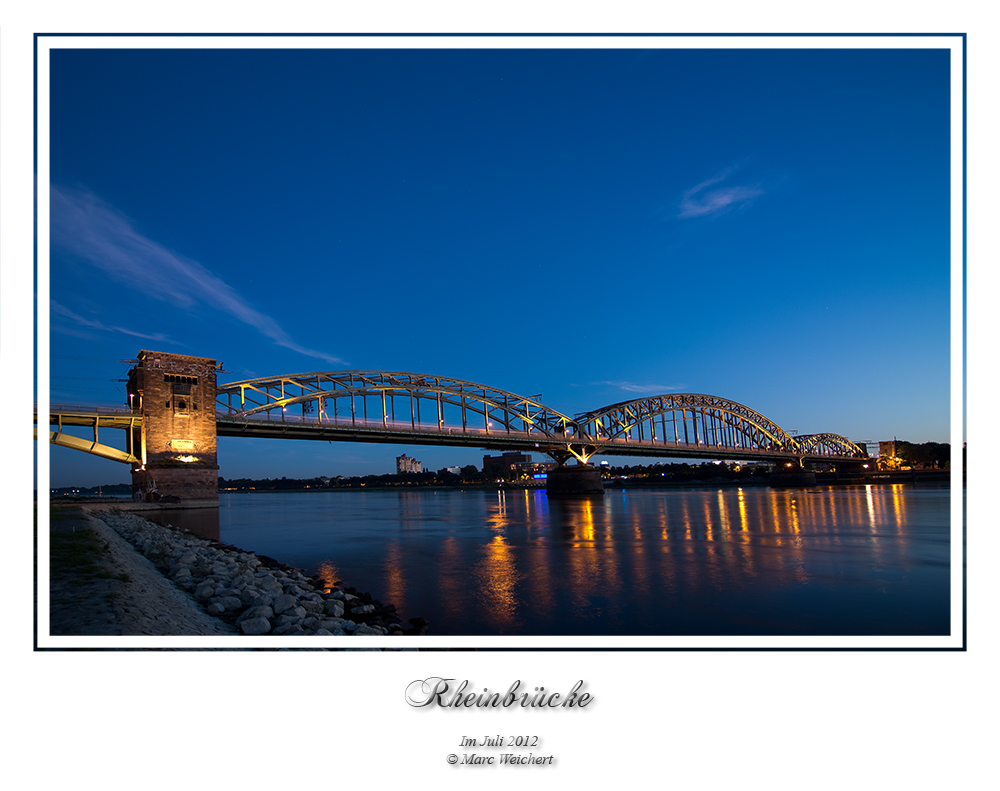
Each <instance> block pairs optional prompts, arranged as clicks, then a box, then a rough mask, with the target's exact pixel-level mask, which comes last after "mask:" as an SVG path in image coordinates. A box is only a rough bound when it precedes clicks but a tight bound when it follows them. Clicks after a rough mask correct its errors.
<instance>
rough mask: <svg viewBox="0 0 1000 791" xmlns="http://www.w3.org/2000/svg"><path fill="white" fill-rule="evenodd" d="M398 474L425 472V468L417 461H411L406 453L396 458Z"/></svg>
mask: <svg viewBox="0 0 1000 791" xmlns="http://www.w3.org/2000/svg"><path fill="white" fill-rule="evenodd" d="M396 472H397V473H400V472H423V466H422V465H421V464H420V462H419V461H417V460H416V459H411V458H410V457H409V456H407V455H406V454H405V453H404V454H403V455H402V456H397V457H396Z"/></svg>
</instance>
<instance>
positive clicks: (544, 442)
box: [216, 413, 858, 462]
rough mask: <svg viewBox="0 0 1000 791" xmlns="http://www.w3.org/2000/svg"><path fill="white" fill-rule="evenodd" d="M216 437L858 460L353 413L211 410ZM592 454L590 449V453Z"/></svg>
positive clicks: (618, 454)
mask: <svg viewBox="0 0 1000 791" xmlns="http://www.w3.org/2000/svg"><path fill="white" fill-rule="evenodd" d="M216 426H217V429H218V435H219V436H220V437H260V438H268V439H303V440H325V441H327V442H374V443H383V444H394V445H447V446H451V447H474V448H481V449H484V450H507V451H512V450H520V451H525V452H528V451H535V452H538V453H546V452H548V451H550V450H559V449H563V448H566V446H568V445H586V446H587V447H588V448H594V449H596V451H595V453H599V454H606V455H613V456H653V457H656V456H659V457H675V458H703V459H734V460H735V459H745V460H752V459H753V460H759V461H787V460H792V459H805V460H807V461H808V460H816V461H855V462H856V461H858V459H857V458H856V457H853V456H851V457H846V456H845V457H837V456H829V455H818V454H817V455H815V456H802V455H796V454H794V453H787V452H781V451H773V450H767V449H757V448H736V447H726V446H722V445H706V444H704V443H698V444H694V443H684V442H673V441H671V442H652V441H649V440H644V441H638V440H635V439H625V438H618V439H613V440H603V441H601V442H599V443H594V442H589V441H581V440H580V439H577V438H574V437H572V436H569V437H567V438H566V439H565V440H553V439H552V438H550V437H544V436H541V435H539V434H538V433H530V434H529V433H523V432H515V431H506V430H493V431H489V430H487V429H482V428H466V429H464V430H463V429H462V428H451V427H448V426H441V427H438V426H436V425H434V424H430V425H427V424H423V425H419V424H418V425H416V426H414V425H413V424H411V423H400V422H393V421H385V422H383V421H382V420H367V421H366V420H363V419H355V420H354V421H353V422H352V421H344V422H323V423H319V422H316V421H315V420H311V421H310V420H302V419H301V418H297V417H287V416H286V418H285V419H283V420H273V419H267V418H259V419H254V418H245V417H244V418H240V417H235V416H233V415H224V414H222V413H218V414H217V415H216ZM591 455H593V454H591Z"/></svg>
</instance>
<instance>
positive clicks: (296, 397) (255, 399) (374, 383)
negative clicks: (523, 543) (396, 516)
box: [217, 371, 573, 440]
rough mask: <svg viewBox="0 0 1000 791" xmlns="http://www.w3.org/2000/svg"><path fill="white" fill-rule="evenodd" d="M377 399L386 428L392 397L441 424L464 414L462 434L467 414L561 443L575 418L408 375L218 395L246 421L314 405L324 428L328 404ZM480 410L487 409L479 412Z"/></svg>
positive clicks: (473, 387) (466, 385) (302, 378)
mask: <svg viewBox="0 0 1000 791" xmlns="http://www.w3.org/2000/svg"><path fill="white" fill-rule="evenodd" d="M234 395H238V396H239V405H238V406H236V407H234V405H233V403H232V397H233V396H234ZM372 396H377V397H381V399H382V414H381V419H382V422H383V423H386V422H387V421H388V412H387V409H386V397H387V396H388V397H390V398H396V397H410V398H415V399H423V400H424V401H428V400H429V401H435V402H436V403H437V410H438V416H439V422H440V418H441V414H442V411H441V410H442V409H443V406H444V405H445V404H448V405H450V406H453V407H456V408H458V409H460V410H461V411H462V415H463V428H464V427H465V413H466V411H467V410H468V411H472V412H473V413H476V414H479V415H482V416H483V418H484V420H485V422H486V424H487V426H489V425H490V424H489V421H490V420H491V419H496V420H498V421H499V422H500V423H501V424H503V425H504V427H505V428H506V430H507V431H512V430H516V429H515V427H514V426H513V425H512V423H514V422H516V421H520V423H521V430H522V431H524V432H526V433H532V432H533V431H534V432H538V433H539V434H540V435H541V436H544V437H547V438H551V439H559V440H561V439H564V438H565V437H566V436H567V435H568V434H571V433H572V428H571V427H572V425H573V420H572V418H570V417H569V416H568V415H564V414H562V413H561V412H559V411H558V410H555V409H552V408H551V407H548V406H546V405H545V404H542V403H541V402H539V401H537V400H535V399H533V398H529V397H526V396H522V395H519V394H517V393H512V392H510V391H508V390H500V389H499V388H495V387H490V386H489V385H483V384H480V383H478V382H470V381H467V380H463V379H454V378H451V377H441V376H436V375H432V374H417V373H410V372H404V371H316V372H311V373H303V374H292V375H286V376H276V377H267V378H258V379H247V380H243V381H239V382H231V383H229V384H225V385H221V386H220V387H219V388H218V389H217V408H218V407H222V408H223V409H224V410H228V412H229V413H230V414H235V415H239V416H241V417H246V416H250V415H255V414H260V413H265V412H270V411H272V410H275V409H282V410H286V409H288V407H290V406H294V405H303V407H304V408H305V405H307V404H309V403H310V402H318V403H319V407H320V411H319V414H318V417H317V420H318V421H320V422H321V421H322V407H323V403H324V402H325V401H327V400H329V399H338V398H350V399H352V405H353V399H354V398H355V397H360V398H362V399H364V398H367V397H372ZM477 404H481V405H482V406H481V407H477V406H476V405H477ZM365 408H366V409H367V404H365ZM418 411H419V404H418ZM412 412H413V410H412V408H411V420H412V419H413V418H414V415H413V413H412ZM353 414H354V409H353V406H352V415H353Z"/></svg>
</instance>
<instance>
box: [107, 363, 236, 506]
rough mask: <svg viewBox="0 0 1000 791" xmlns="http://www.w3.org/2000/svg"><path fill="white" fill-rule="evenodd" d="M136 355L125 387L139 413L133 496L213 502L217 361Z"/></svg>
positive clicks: (216, 499) (215, 497) (215, 486)
mask: <svg viewBox="0 0 1000 791" xmlns="http://www.w3.org/2000/svg"><path fill="white" fill-rule="evenodd" d="M138 360H139V362H138V363H137V364H136V366H135V367H134V368H132V370H131V371H129V378H128V386H127V390H128V400H129V406H130V407H131V408H132V410H133V411H135V412H138V413H139V414H141V415H142V426H141V428H137V429H135V430H134V434H133V437H132V440H133V445H132V447H133V448H135V455H136V456H138V457H139V459H140V460H141V462H142V463H141V465H140V466H139V467H138V468H134V469H133V470H132V493H133V496H134V497H135V498H136V499H141V500H160V501H164V500H165V501H167V502H177V501H178V500H179V501H184V502H185V503H187V504H189V505H194V503H193V502H192V501H195V500H197V501H200V503H199V504H204V505H218V502H219V484H218V475H219V465H218V463H217V459H216V428H215V376H216V371H217V365H216V361H215V360H210V359H208V358H206V357H190V356H188V355H186V354H166V353H163V352H151V351H145V350H144V351H140V352H139V354H138ZM175 498H176V499H175Z"/></svg>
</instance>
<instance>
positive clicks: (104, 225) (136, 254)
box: [51, 187, 344, 365]
mask: <svg viewBox="0 0 1000 791" xmlns="http://www.w3.org/2000/svg"><path fill="white" fill-rule="evenodd" d="M51 202H52V243H53V245H55V246H59V247H62V248H63V249H66V250H69V251H71V252H73V253H75V254H76V255H78V256H80V257H81V258H83V259H85V260H87V261H89V262H90V263H92V264H93V265H94V266H96V267H98V268H99V269H101V270H102V271H104V272H105V273H106V274H107V275H108V276H109V277H112V278H114V279H115V280H117V281H119V282H121V283H124V284H125V285H127V286H130V287H132V288H134V289H136V290H138V291H142V292H143V293H144V294H146V295H147V296H150V297H153V298H155V299H160V300H163V301H165V302H170V303H171V304H174V305H177V306H179V307H192V306H194V305H195V304H198V303H202V304H205V305H208V306H210V307H212V308H215V309H217V310H220V311H222V312H223V313H227V314H229V315H230V316H233V317H234V318H236V319H238V320H239V321H242V322H243V323H244V324H247V325H249V326H251V327H253V328H254V329H256V330H257V331H258V332H260V333H261V334H262V335H264V336H266V337H268V338H270V339H271V340H272V341H274V342H275V343H276V344H278V345H279V346H284V347H285V348H286V349H291V350H292V351H295V352H298V353H299V354H304V355H307V356H309V357H316V358H318V359H321V360H326V361H327V362H329V363H334V364H338V365H339V364H343V363H344V361H343V360H342V359H340V358H339V357H335V356H333V355H331V354H327V353H326V352H322V351H317V350H315V349H308V348H306V347H304V346H301V345H300V344H298V343H296V342H295V341H294V340H292V338H291V337H290V336H289V335H288V333H287V332H285V331H284V330H283V329H282V328H281V327H280V326H279V325H278V323H277V322H276V321H275V320H274V319H272V318H271V317H270V316H266V315H264V314H263V313H261V312H260V311H258V310H257V309H255V308H254V307H252V306H251V305H250V304H249V303H248V302H247V301H246V300H245V299H244V298H243V297H242V296H240V294H239V293H237V292H236V290H235V289H233V288H232V287H231V286H230V285H229V284H228V283H226V282H225V281H224V280H222V279H221V278H219V277H218V276H216V275H214V274H213V273H212V272H210V271H209V270H208V269H206V268H205V267H204V266H202V265H201V264H199V263H198V262H197V261H192V260H191V259H189V258H185V257H184V256H182V255H179V254H178V253H175V252H173V251H172V250H169V249H167V248H166V247H164V246H163V245H161V244H159V243H158V242H155V241H153V240H152V239H149V238H148V237H146V236H143V235H142V234H141V233H139V232H138V231H137V230H136V229H135V228H134V227H133V225H132V222H131V221H130V220H129V219H128V217H126V216H125V215H124V214H122V213H121V212H119V211H118V210H116V209H115V208H113V207H112V206H109V205H108V204H107V203H105V202H104V201H102V200H101V199H100V198H98V197H97V196H95V195H93V194H92V193H90V192H87V191H85V190H76V189H70V188H66V187H53V188H52V191H51ZM79 318H80V317H77V319H79ZM83 321H86V320H83ZM98 323H99V322H98ZM133 334H138V333H133ZM140 337H143V336H140Z"/></svg>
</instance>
